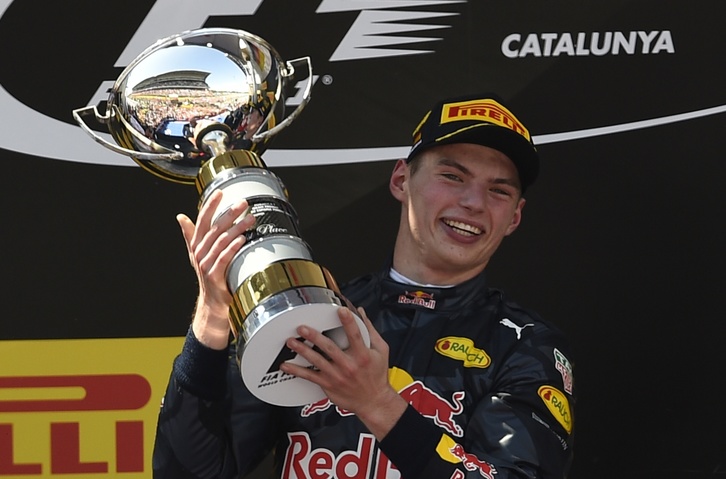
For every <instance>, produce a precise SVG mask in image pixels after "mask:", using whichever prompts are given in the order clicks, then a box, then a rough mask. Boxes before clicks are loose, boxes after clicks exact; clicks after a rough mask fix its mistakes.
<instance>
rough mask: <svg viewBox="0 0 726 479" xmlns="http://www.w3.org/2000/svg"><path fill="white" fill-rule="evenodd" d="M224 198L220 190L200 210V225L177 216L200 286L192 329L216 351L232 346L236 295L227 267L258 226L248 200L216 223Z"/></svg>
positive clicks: (223, 215)
mask: <svg viewBox="0 0 726 479" xmlns="http://www.w3.org/2000/svg"><path fill="white" fill-rule="evenodd" d="M222 196H223V195H222V192H221V191H220V190H217V191H215V192H213V193H212V194H211V195H210V197H209V198H208V199H207V200H206V201H205V202H204V205H203V206H202V208H201V209H200V210H199V216H198V218H197V224H196V225H195V224H194V223H193V222H192V220H190V219H189V217H187V216H186V215H183V214H180V215H178V216H177V221H178V222H179V226H180V227H181V230H182V235H183V236H184V242H185V243H186V245H187V251H188V253H189V262H190V263H191V265H192V267H193V268H194V271H195V272H196V274H197V281H198V282H199V296H198V298H197V306H196V310H195V312H194V320H193V322H192V329H193V330H194V335H195V336H196V337H197V339H198V340H199V341H200V342H201V343H202V344H204V345H205V346H208V347H210V348H214V349H224V348H226V347H227V345H228V343H229V319H228V318H229V305H230V303H231V302H232V295H231V294H230V292H229V289H228V288H227V278H226V271H227V267H228V266H229V264H230V262H231V261H232V259H233V258H234V255H235V254H236V253H237V252H238V251H239V250H240V248H241V247H242V245H244V243H245V237H244V235H243V233H244V232H245V231H246V230H248V229H249V228H251V227H252V226H253V225H254V222H255V218H254V216H252V215H251V214H246V212H247V209H248V204H247V201H246V200H242V201H240V202H238V203H235V204H233V205H232V206H231V207H230V208H229V209H228V210H227V211H226V212H225V213H224V214H222V215H221V216H219V218H217V219H216V220H215V221H214V222H212V219H213V216H214V213H215V211H216V210H217V208H218V206H219V204H220V202H221V201H222ZM243 215H244V216H243Z"/></svg>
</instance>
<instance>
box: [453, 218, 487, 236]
mask: <svg viewBox="0 0 726 479" xmlns="http://www.w3.org/2000/svg"><path fill="white" fill-rule="evenodd" d="M444 223H446V224H447V225H449V226H451V227H452V228H454V229H456V230H458V231H459V233H461V234H463V235H465V236H474V235H480V234H481V230H480V229H479V228H477V227H476V226H472V225H468V224H466V223H461V222H459V221H452V220H444Z"/></svg>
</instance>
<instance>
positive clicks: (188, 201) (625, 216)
mask: <svg viewBox="0 0 726 479" xmlns="http://www.w3.org/2000/svg"><path fill="white" fill-rule="evenodd" d="M73 3H74V5H73V7H72V8H69V6H68V5H67V4H66V3H65V2H49V1H46V2H41V1H35V2H33V1H28V0H16V1H14V2H13V1H7V0H6V1H4V2H0V13H1V14H2V17H0V65H2V67H1V68H0V86H2V88H3V89H4V94H3V97H2V98H1V99H0V100H2V101H1V102H0V147H1V148H2V150H0V161H1V162H2V163H1V164H2V166H3V171H4V179H5V181H4V182H3V188H2V198H3V205H4V207H5V214H4V219H5V221H4V222H3V223H4V226H3V233H2V236H1V237H2V239H1V240H0V241H1V246H2V249H1V251H3V253H4V254H3V261H2V264H3V266H2V271H3V273H4V274H3V275H4V277H5V282H4V284H5V286H4V288H3V289H2V293H1V294H2V304H3V305H4V314H3V319H2V328H1V329H0V339H4V340H25V339H68V338H123V337H165V336H181V335H183V334H184V332H185V330H186V327H187V324H188V318H189V316H190V313H191V309H192V307H193V301H194V296H195V292H196V285H195V281H194V277H193V274H192V271H191V269H190V268H189V266H188V264H187V262H186V256H185V251H184V247H183V242H182V240H181V237H180V235H179V232H178V228H177V225H176V222H175V220H174V216H175V214H176V213H177V212H180V211H184V212H186V213H187V214H190V215H193V213H194V211H195V210H196V203H197V199H198V196H197V194H196V191H194V188H192V187H187V186H182V185H176V184H172V183H169V182H166V181H163V180H160V179H157V178H155V177H153V176H152V175H150V174H148V173H146V172H143V171H142V170H141V169H139V168H136V167H133V166H132V163H131V162H130V160H127V159H125V158H123V157H120V158H119V159H118V160H117V162H116V161H115V160H108V159H107V158H109V156H103V155H102V154H99V156H98V161H94V159H93V155H86V156H85V157H83V158H80V157H81V156H82V155H81V154H80V153H75V152H77V151H80V150H84V149H87V150H89V151H91V149H92V148H95V147H96V145H95V144H93V142H92V141H91V140H90V139H89V138H87V137H84V136H81V135H78V136H77V139H76V136H73V137H72V138H71V137H69V136H68V135H67V132H68V130H67V129H62V128H60V127H58V129H56V128H55V127H54V126H53V125H61V124H64V125H65V126H66V127H68V128H73V129H77V127H75V125H74V124H73V121H72V119H71V115H70V112H71V110H72V109H74V108H78V107H80V106H84V105H85V104H87V103H88V101H89V98H91V96H92V95H93V93H94V92H95V91H96V90H97V88H98V86H99V85H100V84H101V82H102V81H103V80H113V79H115V77H116V76H118V74H119V73H120V71H121V68H122V67H123V65H115V62H116V61H117V58H119V56H120V54H121V52H122V50H123V49H124V48H125V46H126V45H127V43H129V41H130V39H131V37H132V35H133V34H134V32H135V31H136V29H137V28H138V27H139V25H140V24H141V22H142V21H143V20H144V18H146V16H147V14H149V13H150V12H154V8H157V9H162V7H163V8H168V9H169V10H168V11H166V12H164V11H163V9H162V10H157V13H159V12H161V13H160V15H161V18H164V15H166V16H167V18H169V19H170V20H169V23H170V24H172V26H176V25H177V24H179V25H181V24H182V23H175V22H177V20H178V17H180V16H182V17H183V16H184V15H187V16H190V15H189V14H188V11H191V10H192V9H191V7H189V8H187V7H185V5H186V4H187V3H189V2H178V4H177V5H178V8H176V9H175V8H171V6H172V5H173V4H172V3H170V2H162V1H157V2H153V1H145V2H141V1H138V2H134V3H133V4H132V5H133V6H132V5H126V4H113V5H112V4H105V3H104V4H101V2H91V1H77V2H73ZM383 3H385V2H370V5H369V6H368V7H367V10H366V9H363V7H360V6H359V7H358V8H357V9H355V8H354V7H355V5H351V2H333V1H325V2H321V1H319V0H318V1H311V0H300V1H296V2H294V3H293V2H283V1H282V0H264V1H260V2H258V1H247V2H243V1H240V2H239V5H240V11H239V12H236V13H227V14H225V15H222V14H221V13H219V12H217V13H216V14H215V12H210V16H209V17H208V18H206V17H203V18H202V20H203V23H202V24H200V23H199V22H198V21H197V23H196V24H189V25H187V26H186V28H197V27H201V26H225V27H232V28H242V29H246V30H249V31H252V32H254V33H256V34H258V35H260V36H262V37H263V38H265V39H266V40H268V41H269V42H270V43H272V44H273V45H274V46H275V47H276V48H277V49H278V50H279V51H280V53H281V55H282V56H283V58H286V59H291V58H296V57H299V56H303V55H311V57H312V58H313V63H314V69H315V72H316V74H318V75H320V78H319V81H318V82H317V83H316V85H315V87H314V89H313V100H312V101H311V103H310V105H308V107H307V108H306V109H305V111H304V112H303V114H302V115H301V117H300V118H299V119H298V120H296V122H295V123H293V125H292V126H290V127H289V128H288V129H287V130H285V131H284V132H282V133H281V134H280V135H279V137H278V138H276V139H275V142H274V143H273V148H272V150H271V151H270V152H268V154H266V157H267V156H269V158H270V160H268V162H269V163H270V165H271V169H272V170H273V171H275V172H276V173H278V174H279V175H280V176H281V177H282V178H283V180H284V181H285V183H286V184H287V186H288V189H289V190H290V193H291V201H292V203H293V204H294V205H295V207H296V209H297V211H298V214H299V216H300V221H301V225H302V234H303V237H305V239H306V240H307V241H308V242H309V243H310V244H311V246H312V248H313V251H314V253H315V256H316V260H317V261H318V262H319V263H321V264H323V265H325V266H327V267H328V268H329V269H330V270H331V271H332V272H333V274H334V275H335V276H336V278H337V279H338V280H339V281H345V280H346V279H349V278H351V277H353V276H355V275H356V274H359V273H362V272H364V271H367V270H369V269H371V268H375V267H378V265H379V264H380V263H382V262H383V261H384V260H385V259H386V257H387V255H388V254H389V253H390V246H391V243H392V239H393V237H394V234H395V229H396V226H397V219H398V208H397V205H396V204H395V202H394V201H393V200H392V199H391V198H390V195H389V193H388V189H387V180H388V174H389V173H390V170H391V168H392V166H393V160H394V159H395V158H396V156H395V155H393V156H391V154H390V153H384V154H383V157H380V156H377V155H378V153H367V152H362V151H361V150H358V149H359V148H364V147H370V148H379V149H380V150H378V151H384V152H390V151H391V150H390V149H391V148H393V149H396V148H397V149H396V150H395V151H396V152H398V151H403V150H405V148H404V147H405V146H406V145H407V144H408V140H409V134H410V130H411V129H412V127H413V126H414V125H415V123H416V122H417V121H418V119H419V117H420V116H421V115H422V114H423V112H424V110H425V109H426V108H427V107H428V106H429V104H430V103H431V101H432V100H433V99H436V98H438V97H439V96H441V95H448V94H458V93H461V92H466V91H476V90H493V91H497V92H499V93H500V94H501V95H502V96H503V97H504V98H505V99H506V100H507V101H508V103H510V104H511V105H512V108H513V110H515V111H516V112H518V113H520V116H522V117H523V118H524V119H525V121H526V124H527V125H528V126H529V128H530V131H531V132H532V133H533V135H534V136H535V140H537V139H539V140H540V146H539V150H540V152H541V156H542V158H543V166H542V174H541V177H540V179H539V181H538V183H537V184H536V185H535V186H534V187H533V188H532V189H531V191H530V192H528V203H527V207H526V208H525V211H524V213H525V214H524V221H523V224H522V226H521V227H520V229H519V230H518V232H517V233H516V234H515V235H513V236H512V237H510V238H508V239H507V240H506V241H505V243H504V244H503V246H502V248H501V250H500V252H499V253H498V255H497V256H495V258H494V260H493V261H492V263H491V265H490V267H489V276H490V281H491V283H492V284H494V285H496V286H499V287H502V288H503V289H505V290H506V291H507V292H508V293H509V296H511V297H512V298H514V299H516V300H517V302H519V303H521V304H524V305H526V306H528V307H531V308H533V309H536V310H538V311H539V312H540V313H541V314H542V315H543V316H544V317H546V318H547V319H549V320H551V321H553V322H554V323H556V324H557V325H559V326H560V327H561V328H562V329H564V330H565V331H566V332H567V334H568V336H569V337H570V338H571V340H572V341H573V343H574V345H575V355H576V357H575V368H576V373H575V377H576V382H577V387H578V390H579V402H578V405H577V419H576V421H577V422H576V424H577V425H576V429H577V439H576V459H575V464H574V467H573V470H572V474H571V477H572V478H574V479H586V478H606V477H628V478H631V477H632V478H643V477H653V478H656V477H657V478H671V477H672V478H694V479H695V478H716V477H724V476H726V439H724V436H723V431H724V430H726V412H725V409H724V407H723V405H722V402H723V401H722V391H721V390H722V384H723V372H722V370H721V364H722V357H721V356H722V351H723V347H722V345H723V341H724V338H726V326H725V322H724V313H723V311H724V306H726V304H725V303H726V300H725V299H724V297H725V295H724V286H726V283H725V281H724V279H723V271H724V270H725V269H726V264H725V263H726V259H725V255H724V247H723V245H724V244H726V226H724V222H723V207H724V200H725V199H726V193H724V189H723V187H722V182H723V178H724V177H725V176H726V161H725V160H726V158H725V156H726V155H725V154H724V151H723V138H724V136H725V135H726V128H725V127H726V113H724V112H723V108H724V105H726V93H725V92H724V86H723V85H724V84H726V64H725V63H724V50H726V42H724V40H723V28H722V23H723V19H724V18H726V4H724V3H723V2H722V1H720V0H709V1H707V0H695V1H690V2H678V1H675V0H661V1H648V0H637V1H636V0H632V1H627V0H620V1H611V2H607V3H606V4H602V3H603V2H595V1H590V0H588V1H578V2H574V1H569V0H557V1H553V2H539V1H534V0H511V1H508V2H499V1H494V0H491V1H490V0H487V1H484V0H469V1H468V2H466V1H463V2H422V1H418V2H414V1H410V2H396V1H391V2H389V3H388V4H387V5H380V4H383ZM253 6H257V9H256V11H255V12H254V14H250V13H246V12H243V11H242V10H243V8H248V7H249V8H251V7H253ZM336 6H337V7H339V11H334V10H335V8H333V7H336ZM341 6H345V9H341V8H342V7H341ZM384 7H385V8H384ZM326 8H327V10H325V9H326ZM318 9H319V10H318ZM362 10H363V11H362ZM371 12H372V13H377V14H387V13H390V12H398V13H401V12H403V13H404V14H410V13H411V12H426V13H427V14H428V18H419V19H415V18H412V17H411V16H410V15H409V16H408V18H407V19H402V20H399V21H398V23H403V24H407V25H418V24H421V25H437V26H439V27H441V28H438V29H432V30H425V29H421V30H418V31H415V32H413V33H412V32H406V33H401V32H400V31H399V32H398V33H391V34H390V37H391V38H394V39H399V40H398V43H397V44H396V41H393V42H392V43H393V45H390V46H388V47H381V48H379V49H378V50H377V52H374V53H373V54H372V56H370V57H366V58H357V59H354V58H352V57H348V58H343V59H331V57H332V56H333V52H334V51H335V50H336V47H337V46H338V45H342V44H343V43H344V42H343V40H342V39H343V38H350V37H349V36H347V35H348V34H349V31H350V30H351V28H352V26H353V25H354V24H355V25H362V23H355V22H356V21H357V20H356V19H360V18H363V17H362V15H364V14H368V13H371ZM442 13H449V14H453V15H448V16H443V15H442ZM81 19H88V20H87V21H81ZM174 19H177V20H174ZM192 20H194V19H191V20H190V21H192ZM164 28H169V25H166V24H159V28H158V31H159V32H162V31H163V30H164ZM399 30H400V29H399ZM639 31H640V32H646V33H649V32H656V37H655V38H660V40H661V43H660V49H659V50H658V51H656V52H653V44H651V45H650V47H651V48H650V50H649V49H648V48H645V47H644V45H643V43H642V42H641V43H637V46H636V48H634V50H633V51H632V52H626V51H623V50H621V51H620V52H618V53H613V52H612V51H610V52H608V53H606V54H604V55H599V56H596V55H594V54H592V52H590V54H580V55H577V54H575V53H573V52H568V51H567V50H566V49H565V50H562V51H561V52H560V54H559V55H557V56H553V55H550V56H547V55H545V54H542V55H540V56H537V55H535V54H530V55H526V56H524V57H521V58H509V57H507V56H506V55H504V54H503V52H502V43H503V42H504V39H505V38H506V37H507V36H508V35H510V34H512V33H519V34H520V35H521V38H522V39H525V38H526V37H527V36H528V35H529V34H536V35H541V34H544V33H554V34H556V35H557V37H556V38H557V39H562V37H563V36H566V35H571V37H572V38H573V40H576V39H577V35H578V33H580V32H583V33H584V35H585V39H586V42H589V41H590V38H591V37H592V36H593V32H600V34H601V35H604V33H605V32H623V33H624V34H625V35H626V36H627V35H628V34H629V33H630V32H639ZM663 32H667V36H661V35H664V33H663ZM168 33H173V31H172V32H168ZM159 36H161V34H160V35H159ZM404 36H415V37H419V38H421V37H425V38H428V39H429V40H428V41H422V42H417V43H403V42H402V40H400V39H401V38H402V37H404ZM538 38H540V39H541V36H540V37H538ZM601 38H602V37H601ZM556 41H557V40H556ZM539 46H540V49H541V50H544V44H543V41H542V40H540V43H539ZM386 48H387V49H388V50H391V49H403V50H406V49H408V50H425V51H427V52H428V53H420V54H410V55H402V54H400V53H399V54H397V55H391V56H382V53H381V51H383V50H385V49H386ZM344 53H345V52H344ZM348 53H349V54H350V49H349V50H348ZM323 79H325V82H323ZM331 81H332V82H331ZM24 109H25V110H27V111H25V112H24V111H23V110H24ZM708 109H711V110H708ZM31 110H34V111H35V114H37V115H38V116H43V117H45V118H47V119H50V120H53V122H54V123H51V124H50V126H49V124H46V123H45V122H41V121H39V120H37V118H38V116H29V117H27V118H26V116H25V114H26V113H27V112H28V111H31ZM698 112H701V113H698ZM688 113H694V114H693V118H672V116H673V115H684V114H688ZM669 118H670V120H672V121H669V120H668V119H669ZM659 119H660V120H659ZM664 119H665V120H664ZM676 120H679V121H676ZM635 122H643V123H640V124H635V125H633V123H635ZM628 125H630V127H628ZM638 125H639V126H641V127H640V128H635V126H638ZM606 126H614V127H617V128H616V129H615V130H614V131H613V132H610V133H603V132H600V133H599V134H596V133H598V132H593V134H592V135H581V134H578V133H577V132H579V131H582V130H586V129H593V128H600V127H606ZM558 134H559V135H560V136H555V135H558ZM23 135H24V138H21V137H22V136H23ZM43 145H50V147H43ZM53 145H58V148H57V150H54V149H53ZM73 145H75V146H73ZM328 148H333V149H336V150H337V153H338V157H337V159H336V160H335V161H333V162H332V164H322V163H324V161H323V160H320V161H318V159H317V158H323V157H325V155H323V154H321V153H320V152H322V151H323V150H325V149H328ZM386 148H387V149H388V150H384V149H386ZM275 149H278V150H279V151H278V150H275ZM285 150H298V151H299V157H300V160H299V164H297V165H290V164H287V163H285V162H282V161H280V162H277V161H276V160H275V159H276V158H281V157H280V156H275V155H276V154H278V153H279V152H282V151H285ZM54 151H56V152H57V154H55V153H53V152H54ZM92 151H94V152H96V151H99V150H97V149H96V150H92ZM386 154H388V155H389V156H388V157H387V158H386V157H385V155H386ZM73 155H78V156H79V158H80V159H78V161H76V160H75V159H74V158H73ZM111 155H112V156H113V154H111ZM366 155H370V157H367V156H366ZM89 158H90V159H89ZM372 159H375V160H376V161H365V160H372ZM0 348H2V342H0Z"/></svg>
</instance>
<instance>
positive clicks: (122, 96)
mask: <svg viewBox="0 0 726 479" xmlns="http://www.w3.org/2000/svg"><path fill="white" fill-rule="evenodd" d="M296 67H297V70H299V69H303V73H305V72H306V73H307V82H306V86H305V89H304V93H303V98H302V101H301V102H300V103H299V105H298V106H297V107H296V108H295V109H294V111H292V112H291V113H289V114H288V115H285V100H286V89H287V87H288V86H289V85H290V82H291V81H292V80H293V79H294V78H295V74H296V71H297V70H296ZM312 77H313V75H312V65H311V62H310V58H309V57H303V58H298V59H295V60H290V61H287V62H285V61H283V60H282V59H281V57H280V55H279V54H278V53H277V51H275V49H274V48H273V47H272V46H271V45H270V44H269V43H267V42H266V41H265V40H263V39H262V38H260V37H258V36H256V35H253V34H250V33H248V32H245V31H242V30H234V29H227V28H202V29H198V30H191V31H187V32H184V33H180V34H177V35H172V36H170V37H167V38H164V39H161V40H159V41H157V42H156V43H155V44H154V45H152V46H150V47H149V48H147V49H146V50H144V51H143V52H142V53H141V54H140V55H139V56H138V57H136V58H135V59H134V60H133V61H132V62H131V63H130V64H129V65H128V66H127V67H126V68H125V69H124V71H123V72H122V73H121V75H120V76H119V78H118V79H117V80H116V82H115V83H114V85H113V87H112V89H111V92H110V95H109V98H108V101H107V103H106V113H105V114H103V115H102V114H100V113H99V111H98V106H97V105H93V106H88V107H85V108H79V109H76V110H74V111H73V117H74V118H75V120H76V121H77V122H78V124H79V125H80V126H81V128H83V130H84V131H86V132H87V133H88V134H89V135H91V137H92V138H93V139H94V140H95V141H97V142H98V143H100V144H102V145H103V146H105V147H107V148H109V149H111V150H113V151H115V152H117V153H120V154H123V155H126V156H129V157H131V158H132V159H133V160H134V161H135V162H136V163H138V164H139V165H140V166H141V167H142V168H143V169H145V170H147V171H149V172H151V173H153V174H154V175H156V176H159V177H161V178H163V179H165V180H169V181H173V182H177V183H182V184H190V185H191V184H194V185H195V186H196V188H197V192H198V193H199V195H200V200H199V205H200V207H201V206H202V205H203V204H204V202H205V201H206V199H207V198H209V196H210V195H211V194H212V193H213V192H215V191H216V190H221V191H222V201H221V203H220V205H219V207H218V208H217V210H216V211H215V212H214V215H213V217H214V220H213V221H215V220H216V219H217V218H219V216H220V215H222V214H223V213H224V212H225V211H226V210H228V209H229V208H230V207H231V205H232V204H234V203H236V202H237V201H239V200H240V199H243V198H244V199H246V200H247V202H248V203H249V210H248V213H247V214H252V215H254V216H255V219H256V222H255V227H254V229H252V230H249V231H247V232H245V237H246V242H245V244H244V245H243V247H242V248H241V249H240V251H239V252H238V253H237V254H236V256H235V257H234V259H233V260H232V262H231V264H230V266H229V267H228V269H227V272H226V280H227V286H228V288H229V291H230V292H231V293H232V296H233V301H232V304H231V305H230V309H229V312H230V314H229V320H230V325H231V330H232V334H233V336H234V337H235V347H236V357H237V362H238V364H239V367H240V373H241V376H242V380H243V381H244V383H245V385H246V386H247V388H248V389H249V390H250V391H251V392H252V393H253V394H254V395H255V396H257V397H258V398H260V399H261V400H263V401H265V402H268V403H271V404H275V405H280V406H299V405H303V404H308V403H311V402H315V401H319V400H321V399H324V398H325V394H324V393H323V391H322V389H320V388H319V387H318V386H317V385H315V384H313V383H311V382H309V381H306V380H303V379H300V378H297V377H295V376H291V375H287V374H285V373H283V372H282V371H280V369H279V366H280V364H281V363H282V362H283V361H291V362H293V363H296V364H300V365H302V366H306V367H310V368H312V367H313V366H312V365H310V364H309V363H308V362H307V361H306V360H304V359H303V358H301V357H299V356H296V354H295V353H293V352H292V350H290V349H289V348H287V347H286V345H285V341H286V340H287V339H288V338H290V337H296V336H297V333H296V328H297V327H298V326H300V325H301V324H306V325H309V326H311V327H313V328H315V329H317V330H319V331H321V332H323V334H325V335H326V336H328V337H329V338H331V339H332V340H333V341H335V342H336V344H338V345H339V346H340V347H341V348H343V349H345V348H346V347H347V346H348V344H347V336H346V335H345V332H344V331H343V329H342V326H341V325H340V321H339V319H338V316H337V309H338V308H339V307H341V306H348V303H347V301H346V300H345V298H344V297H343V295H342V294H341V293H340V291H339V289H338V286H337V285H336V283H335V280H334V278H333V276H332V275H331V274H330V272H329V271H328V270H327V269H325V268H324V267H322V266H320V265H318V264H317V263H315V261H314V260H313V257H312V253H311V251H310V247H309V246H308V244H307V243H306V242H305V241H304V240H303V239H302V238H301V236H300V231H299V225H298V217H297V213H296V212H295V210H294V208H293V207H292V205H291V204H290V202H289V200H288V194H287V190H286V188H285V186H284V184H283V182H282V181H281V180H280V178H279V177H278V176H277V175H275V174H274V173H273V172H271V171H270V170H269V169H268V168H267V166H266V164H265V162H264V161H263V160H262V157H261V155H262V153H263V152H264V151H265V149H266V148H267V146H268V144H269V142H270V140H271V138H272V137H273V136H275V135H276V134H277V133H279V132H280V130H282V129H284V128H285V127H287V126H288V125H289V124H290V123H291V122H292V121H293V120H294V119H295V118H296V117H297V116H298V115H299V114H300V112H301V111H302V109H303V108H304V107H305V105H306V104H307V103H308V102H309V100H310V92H311V89H312ZM86 116H93V117H95V120H96V122H97V123H99V124H102V125H105V126H106V127H107V128H108V131H109V133H110V135H111V137H112V138H113V140H114V141H115V143H116V144H114V143H111V142H110V141H107V140H106V139H104V138H103V137H101V136H99V135H98V134H97V133H96V131H95V130H92V129H91V128H90V127H89V126H88V125H87V124H86V122H85V121H84V117H86ZM353 313H354V316H355V318H356V322H357V324H358V327H359V329H360V331H361V334H362V336H363V339H364V341H365V343H366V345H367V346H369V345H370V337H369V334H368V331H367V329H366V327H365V325H364V324H363V321H362V320H361V319H360V318H359V317H358V316H357V315H356V313H355V311H353ZM299 339H300V340H302V339H301V338H299Z"/></svg>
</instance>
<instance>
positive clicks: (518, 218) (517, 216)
mask: <svg viewBox="0 0 726 479" xmlns="http://www.w3.org/2000/svg"><path fill="white" fill-rule="evenodd" d="M526 202H527V200H525V199H524V198H520V199H519V203H518V204H517V208H516V209H515V210H514V214H513V215H512V221H511V223H509V226H508V227H507V232H506V233H505V234H504V236H509V235H510V234H512V233H514V230H516V229H517V227H518V226H519V224H520V223H521V222H522V209H524V204H525V203H526Z"/></svg>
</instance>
